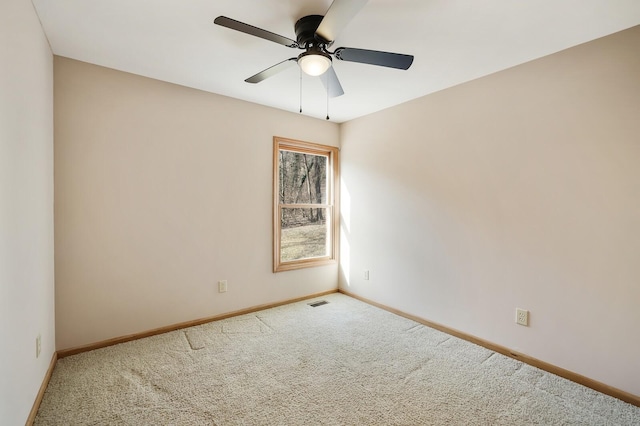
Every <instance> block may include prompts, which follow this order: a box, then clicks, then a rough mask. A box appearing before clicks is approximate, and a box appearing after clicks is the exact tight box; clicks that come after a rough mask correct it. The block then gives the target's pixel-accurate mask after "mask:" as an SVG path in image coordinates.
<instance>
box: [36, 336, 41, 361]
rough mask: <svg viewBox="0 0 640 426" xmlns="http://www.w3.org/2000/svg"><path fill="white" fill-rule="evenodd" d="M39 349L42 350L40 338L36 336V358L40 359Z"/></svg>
mask: <svg viewBox="0 0 640 426" xmlns="http://www.w3.org/2000/svg"><path fill="white" fill-rule="evenodd" d="M41 348H42V338H41V337H40V335H39V334H38V337H36V358H39V357H40V349H41Z"/></svg>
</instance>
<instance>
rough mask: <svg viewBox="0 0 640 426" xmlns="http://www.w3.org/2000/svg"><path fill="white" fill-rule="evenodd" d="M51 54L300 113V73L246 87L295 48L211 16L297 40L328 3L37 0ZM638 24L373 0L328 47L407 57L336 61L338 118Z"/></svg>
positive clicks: (312, 96)
mask: <svg viewBox="0 0 640 426" xmlns="http://www.w3.org/2000/svg"><path fill="white" fill-rule="evenodd" d="M33 3H34V5H35V8H36V11H37V13H38V15H39V17H40V19H41V21H42V25H43V27H44V30H45V32H46V34H47V36H48V38H49V41H50V43H51V47H52V49H53V53H54V54H56V55H60V56H65V57H68V58H73V59H77V60H80V61H84V62H89V63H93V64H97V65H102V66H105V67H109V68H114V69H117V70H122V71H127V72H130V73H134V74H139V75H143V76H147V77H151V78H155V79H158V80H163V81H168V82H171V83H176V84H180V85H184V86H188V87H193V88H196V89H201V90H205V91H208V92H213V93H219V94H221V95H225V96H230V97H233V98H238V99H242V100H246V101H250V102H255V103H259V104H263V105H268V106H272V107H275V108H280V109H284V110H288V111H294V112H297V111H298V108H299V102H300V72H299V70H298V68H297V67H291V68H289V69H287V70H286V71H284V72H282V73H280V74H278V75H276V76H274V77H272V78H269V79H267V80H265V81H263V82H261V83H258V84H249V83H245V82H244V79H245V78H247V77H249V76H251V75H253V74H255V73H257V72H259V71H262V70H263V69H265V68H268V67H269V66H271V65H274V64H276V63H278V62H280V61H283V60H285V59H287V58H290V57H293V56H296V55H297V54H298V53H300V51H299V50H293V49H289V48H287V47H285V46H282V45H279V44H276V43H273V42H269V41H267V40H263V39H260V38H256V37H252V36H249V35H246V34H242V33H239V32H237V31H233V30H230V29H228V28H224V27H221V26H218V25H214V24H213V20H214V19H215V17H217V16H219V15H224V16H228V17H230V18H233V19H236V20H239V21H242V22H245V23H248V24H251V25H254V26H257V27H260V28H263V29H266V30H269V31H272V32H275V33H277V34H280V35H283V36H286V37H288V38H292V39H295V33H294V30H293V25H294V23H295V22H296V21H297V20H298V19H299V18H300V17H302V16H305V15H310V14H319V15H324V14H325V12H326V10H327V9H328V8H329V6H330V4H331V0H261V1H256V0H55V1H54V0H33ZM638 24H640V0H369V2H368V3H367V4H366V5H365V6H364V8H363V9H362V10H361V11H360V12H359V13H358V14H357V15H356V17H355V18H354V19H353V20H352V21H351V22H349V24H347V26H346V27H345V29H344V30H343V31H342V32H341V33H340V35H339V37H338V38H337V40H336V42H335V44H334V45H333V47H332V49H333V48H336V47H340V46H345V47H357V48H363V49H373V50H383V51H390V52H397V53H406V54H411V55H414V56H415V60H414V62H413V65H412V66H411V68H410V69H409V70H407V71H401V70H396V69H388V68H383V67H377V66H372V65H364V64H359V63H353V62H343V61H338V60H334V62H333V63H334V68H335V70H336V73H337V74H338V77H339V78H340V82H341V83H342V87H343V89H344V91H345V94H344V95H343V96H341V97H338V98H334V99H331V100H330V102H329V114H330V116H331V120H332V121H335V122H344V121H348V120H350V119H353V118H356V117H359V116H362V115H366V114H369V113H372V112H375V111H378V110H381V109H384V108H388V107H390V106H393V105H397V104H399V103H402V102H405V101H408V100H410V99H414V98H417V97H421V96H424V95H427V94H429V93H433V92H435V91H438V90H442V89H445V88H447V87H451V86H454V85H457V84H460V83H463V82H465V81H469V80H472V79H475V78H478V77H482V76H484V75H487V74H491V73H493V72H496V71H499V70H502V69H505V68H508V67H512V66H514V65H517V64H521V63H523V62H527V61H530V60H532V59H535V58H539V57H541V56H545V55H548V54H551V53H554V52H557V51H559V50H562V49H566V48H568V47H571V46H575V45H577V44H580V43H584V42H586V41H589V40H593V39H596V38H599V37H603V36H605V35H608V34H611V33H614V32H617V31H620V30H623V29H626V28H629V27H632V26H635V25H638ZM302 89H303V95H302V96H303V98H302V107H303V110H304V112H303V113H304V114H306V115H310V116H313V117H318V118H324V117H325V115H326V109H327V98H326V94H325V91H324V87H323V85H322V83H321V81H320V80H319V79H318V78H317V77H315V78H314V77H308V76H306V75H305V76H304V77H303V81H302Z"/></svg>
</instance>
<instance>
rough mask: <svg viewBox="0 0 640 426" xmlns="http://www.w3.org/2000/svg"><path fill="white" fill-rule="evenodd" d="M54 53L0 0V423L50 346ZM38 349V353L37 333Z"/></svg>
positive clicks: (21, 417)
mask: <svg viewBox="0 0 640 426" xmlns="http://www.w3.org/2000/svg"><path fill="white" fill-rule="evenodd" d="M53 266H54V265H53V55H52V54H51V50H50V49H49V44H48V43H47V39H46V38H45V36H44V33H43V31H42V29H41V27H40V22H39V21H38V17H37V16H36V14H35V12H34V10H33V6H32V4H31V2H30V1H28V0H2V2H0V424H3V425H19V424H24V423H25V421H26V420H27V417H28V415H29V411H30V410H31V406H32V404H33V401H34V400H35V397H36V394H37V393H38V390H39V388H40V385H41V383H42V380H43V378H44V376H45V373H46V371H47V368H48V367H49V363H50V361H51V357H52V356H53V352H54V351H55V345H54V343H55V342H54V341H55V334H54V333H55V329H54V300H53V299H54V281H53V279H54V272H53ZM38 334H40V335H41V341H42V343H41V353H40V357H39V358H36V337H37V336H38Z"/></svg>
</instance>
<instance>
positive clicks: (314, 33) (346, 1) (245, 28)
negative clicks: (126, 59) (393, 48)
mask: <svg viewBox="0 0 640 426" xmlns="http://www.w3.org/2000/svg"><path fill="white" fill-rule="evenodd" d="M367 1H368V0H334V1H333V3H332V4H331V6H330V7H329V10H328V11H327V13H326V15H325V16H322V15H309V16H305V17H303V18H300V19H299V20H298V22H296V24H295V26H294V29H295V33H296V40H292V39H290V38H287V37H284V36H281V35H278V34H275V33H272V32H270V31H267V30H263V29H262V28H258V27H254V26H253V25H249V24H245V23H243V22H240V21H236V20H235V19H231V18H227V17H226V16H218V17H217V18H216V19H215V20H214V21H213V22H214V23H215V24H217V25H221V26H223V27H227V28H230V29H232V30H236V31H240V32H242V33H245V34H249V35H252V36H255V37H260V38H263V39H265V40H269V41H273V42H274V43H278V44H282V45H284V46H287V47H290V48H293V49H302V50H304V52H302V53H301V54H300V55H298V56H296V57H293V58H289V59H285V60H284V61H282V62H280V63H277V64H276V65H273V66H271V67H269V68H267V69H265V70H263V71H260V72H259V73H257V74H255V75H253V76H251V77H249V78H247V79H246V80H245V81H246V82H247V83H259V82H261V81H263V80H265V79H267V78H269V77H272V76H274V75H276V74H278V73H279V72H281V71H283V70H285V69H287V68H289V67H290V66H292V65H293V64H296V63H297V64H298V65H299V66H300V68H301V69H302V71H304V72H305V73H306V74H308V75H311V76H321V75H322V76H323V77H326V78H322V79H321V80H322V83H323V84H324V86H325V89H326V90H327V94H328V96H329V97H332V98H333V97H337V96H341V95H343V94H344V90H343V89H342V86H341V85H340V81H339V80H338V76H337V75H336V72H335V70H334V69H333V67H332V66H331V65H332V56H333V57H335V58H336V59H338V60H341V61H347V62H360V63H363V64H370V65H379V66H382V67H388V68H396V69H402V70H406V69H409V67H410V66H411V64H412V62H413V56H411V55H403V54H400V53H391V52H381V51H378V50H366V49H354V48H350V47H339V48H337V49H335V50H334V51H333V52H330V51H329V50H328V49H329V48H330V47H331V45H333V42H334V41H335V39H336V37H337V35H338V33H339V32H340V31H341V30H342V29H343V28H344V26H345V25H346V24H347V23H348V22H349V21H350V20H351V19H352V18H353V17H354V16H355V15H356V14H357V13H358V12H359V11H360V9H362V7H363V6H364V5H365V4H366V3H367Z"/></svg>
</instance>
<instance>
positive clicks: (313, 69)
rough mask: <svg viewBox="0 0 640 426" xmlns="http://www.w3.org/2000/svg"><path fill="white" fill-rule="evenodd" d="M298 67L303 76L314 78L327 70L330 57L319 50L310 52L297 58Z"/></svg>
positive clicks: (329, 64)
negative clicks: (303, 73)
mask: <svg viewBox="0 0 640 426" xmlns="http://www.w3.org/2000/svg"><path fill="white" fill-rule="evenodd" d="M298 65H300V68H302V71H304V72H305V74H308V75H310V76H313V77H316V76H319V75H322V74H324V73H325V71H327V70H328V69H329V67H330V66H331V56H329V55H328V54H326V53H324V52H321V51H319V50H310V51H308V52H304V53H302V54H301V55H300V56H298Z"/></svg>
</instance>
